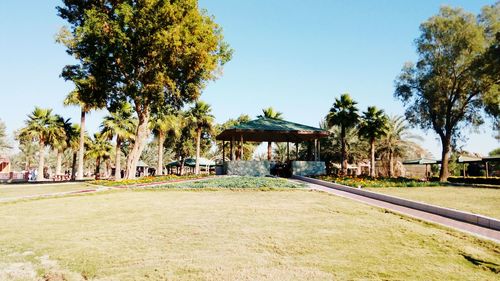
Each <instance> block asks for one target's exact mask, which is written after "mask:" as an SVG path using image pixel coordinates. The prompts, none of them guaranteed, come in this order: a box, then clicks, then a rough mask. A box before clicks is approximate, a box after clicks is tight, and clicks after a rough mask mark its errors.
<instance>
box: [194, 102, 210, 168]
mask: <svg viewBox="0 0 500 281" xmlns="http://www.w3.org/2000/svg"><path fill="white" fill-rule="evenodd" d="M211 111H212V108H211V107H210V105H209V104H207V103H205V102H204V101H198V102H196V103H195V104H194V106H193V107H192V108H190V109H189V111H188V112H187V116H188V120H189V123H190V124H191V125H192V126H193V127H194V129H195V130H196V165H195V173H196V174H199V173H200V159H199V158H200V144H201V133H202V132H203V131H204V130H205V131H211V130H212V124H213V122H214V116H213V115H212V114H211Z"/></svg>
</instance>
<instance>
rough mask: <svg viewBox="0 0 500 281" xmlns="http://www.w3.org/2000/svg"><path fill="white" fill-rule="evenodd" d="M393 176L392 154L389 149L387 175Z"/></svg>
mask: <svg viewBox="0 0 500 281" xmlns="http://www.w3.org/2000/svg"><path fill="white" fill-rule="evenodd" d="M393 176H394V156H393V153H392V151H389V177H390V178H392V177H393Z"/></svg>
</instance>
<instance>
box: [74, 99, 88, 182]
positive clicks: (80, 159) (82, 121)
mask: <svg viewBox="0 0 500 281" xmlns="http://www.w3.org/2000/svg"><path fill="white" fill-rule="evenodd" d="M85 114H86V112H85V110H84V108H83V106H82V107H81V112H80V144H79V145H80V146H79V148H78V172H77V175H76V179H77V180H82V179H83V161H84V159H83V154H84V149H85V148H84V144H85Z"/></svg>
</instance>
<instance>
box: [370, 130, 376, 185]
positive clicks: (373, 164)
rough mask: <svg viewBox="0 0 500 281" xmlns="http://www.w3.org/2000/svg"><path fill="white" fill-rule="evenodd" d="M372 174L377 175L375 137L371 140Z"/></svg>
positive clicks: (372, 175)
mask: <svg viewBox="0 0 500 281" xmlns="http://www.w3.org/2000/svg"><path fill="white" fill-rule="evenodd" d="M370 156H371V158H370V166H371V168H370V176H371V177H375V139H374V138H372V139H371V140H370Z"/></svg>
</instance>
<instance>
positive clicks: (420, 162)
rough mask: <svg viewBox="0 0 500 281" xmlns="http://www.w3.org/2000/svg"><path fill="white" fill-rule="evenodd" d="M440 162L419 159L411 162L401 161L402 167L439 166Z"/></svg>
mask: <svg viewBox="0 0 500 281" xmlns="http://www.w3.org/2000/svg"><path fill="white" fill-rule="evenodd" d="M439 163H441V161H438V160H434V159H428V158H420V159H413V160H405V161H403V165H428V164H439Z"/></svg>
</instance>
